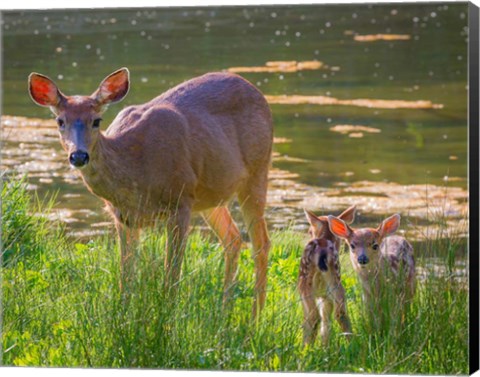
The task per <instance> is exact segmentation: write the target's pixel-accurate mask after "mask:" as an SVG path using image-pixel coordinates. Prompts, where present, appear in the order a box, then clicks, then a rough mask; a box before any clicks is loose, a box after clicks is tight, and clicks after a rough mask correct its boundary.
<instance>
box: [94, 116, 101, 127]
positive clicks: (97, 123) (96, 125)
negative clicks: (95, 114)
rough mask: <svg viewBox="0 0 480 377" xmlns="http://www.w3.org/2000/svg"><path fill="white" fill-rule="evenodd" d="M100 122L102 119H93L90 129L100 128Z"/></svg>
mask: <svg viewBox="0 0 480 377" xmlns="http://www.w3.org/2000/svg"><path fill="white" fill-rule="evenodd" d="M101 120H102V118H98V119H95V120H94V121H93V124H92V127H93V128H98V127H100V122H101Z"/></svg>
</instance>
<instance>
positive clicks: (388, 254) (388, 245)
mask: <svg viewBox="0 0 480 377" xmlns="http://www.w3.org/2000/svg"><path fill="white" fill-rule="evenodd" d="M380 249H381V253H382V257H383V258H384V259H385V260H386V261H387V263H388V264H389V265H390V267H391V268H392V270H393V271H394V272H395V273H398V272H399V271H400V270H403V272H404V273H405V274H406V277H407V279H408V280H409V281H414V279H415V258H414V256H413V247H412V245H411V244H410V243H409V242H408V241H407V240H406V239H405V238H403V237H401V236H396V235H393V236H390V237H387V238H385V239H384V240H383V242H382V244H381V247H380ZM412 284H413V282H412Z"/></svg>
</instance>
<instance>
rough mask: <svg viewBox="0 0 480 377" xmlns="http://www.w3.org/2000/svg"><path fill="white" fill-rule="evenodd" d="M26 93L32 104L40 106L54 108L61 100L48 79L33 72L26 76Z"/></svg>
mask: <svg viewBox="0 0 480 377" xmlns="http://www.w3.org/2000/svg"><path fill="white" fill-rule="evenodd" d="M28 91H29V93H30V97H32V100H33V102H35V103H36V104H37V105H40V106H45V107H56V106H57V105H58V104H59V103H60V101H61V100H62V98H63V95H62V93H61V92H60V90H59V89H58V87H57V85H56V84H55V83H54V82H53V81H52V80H51V79H50V78H48V77H47V76H44V75H41V74H39V73H35V72H33V73H31V74H30V76H28Z"/></svg>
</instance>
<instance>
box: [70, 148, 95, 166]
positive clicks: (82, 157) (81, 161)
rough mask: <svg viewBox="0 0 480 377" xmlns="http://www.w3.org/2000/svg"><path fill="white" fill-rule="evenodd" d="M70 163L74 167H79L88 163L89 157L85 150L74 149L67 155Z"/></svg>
mask: <svg viewBox="0 0 480 377" xmlns="http://www.w3.org/2000/svg"><path fill="white" fill-rule="evenodd" d="M68 159H69V161H70V164H71V165H72V166H74V167H76V168H81V167H83V166H85V165H87V164H88V161H89V160H90V157H89V156H88V153H87V152H85V151H75V152H73V153H71V154H70V156H69V158H68Z"/></svg>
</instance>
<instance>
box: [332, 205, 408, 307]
mask: <svg viewBox="0 0 480 377" xmlns="http://www.w3.org/2000/svg"><path fill="white" fill-rule="evenodd" d="M328 224H329V227H330V230H331V232H332V233H333V234H335V235H336V236H337V237H340V238H343V239H345V240H346V241H347V244H348V246H349V248H350V260H351V262H352V265H353V268H354V270H355V271H356V273H357V274H358V276H359V278H360V281H361V284H362V288H363V293H364V299H365V301H366V303H371V301H372V299H374V298H376V297H377V296H378V295H379V293H380V292H379V285H380V284H381V283H383V282H382V279H384V278H385V277H386V275H387V274H388V273H390V272H391V273H392V274H393V277H394V280H395V281H394V283H395V284H396V285H397V286H398V285H399V286H400V288H401V291H402V292H403V295H404V296H405V298H407V299H408V298H412V297H413V295H414V294H415V285H416V278H415V259H414V256H413V247H412V245H411V244H410V243H409V242H408V241H407V240H406V239H405V238H404V237H401V236H396V235H393V236H391V234H393V233H394V232H396V231H397V229H398V227H399V226H400V215H398V214H395V215H392V216H390V217H389V218H387V219H385V220H384V221H383V222H382V223H381V224H380V225H379V226H378V228H376V229H374V228H363V229H352V228H351V227H350V226H349V225H347V224H346V223H345V222H344V221H343V220H342V219H340V218H336V217H334V216H328ZM385 269H387V271H386V270H385ZM390 283H391V282H390V281H387V284H390ZM390 286H391V287H392V288H393V286H392V285H390ZM398 299H400V297H399V298H398Z"/></svg>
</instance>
